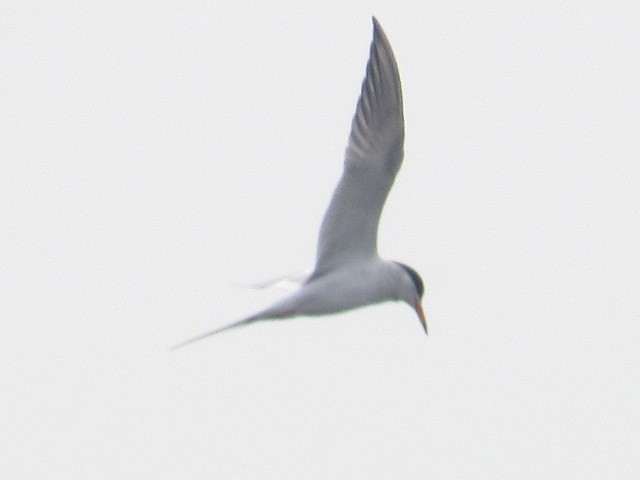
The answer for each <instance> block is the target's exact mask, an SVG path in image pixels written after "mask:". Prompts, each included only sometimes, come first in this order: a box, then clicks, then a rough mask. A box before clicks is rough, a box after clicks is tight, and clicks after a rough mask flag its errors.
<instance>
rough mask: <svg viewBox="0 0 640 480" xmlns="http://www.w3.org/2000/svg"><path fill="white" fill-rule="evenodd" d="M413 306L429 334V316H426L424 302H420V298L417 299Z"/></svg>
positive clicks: (425, 331)
mask: <svg viewBox="0 0 640 480" xmlns="http://www.w3.org/2000/svg"><path fill="white" fill-rule="evenodd" d="M413 308H414V309H415V311H416V313H417V314H418V318H419V319H420V323H422V327H423V328H424V333H426V334H427V335H429V332H428V331H427V317H425V316H424V310H422V304H421V303H420V300H418V301H416V303H415V305H414V306H413Z"/></svg>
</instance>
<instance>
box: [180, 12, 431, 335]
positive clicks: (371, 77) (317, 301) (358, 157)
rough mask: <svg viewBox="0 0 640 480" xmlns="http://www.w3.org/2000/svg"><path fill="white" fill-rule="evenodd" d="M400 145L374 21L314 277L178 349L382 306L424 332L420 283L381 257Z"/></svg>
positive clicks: (386, 53) (400, 129) (394, 71)
mask: <svg viewBox="0 0 640 480" xmlns="http://www.w3.org/2000/svg"><path fill="white" fill-rule="evenodd" d="M403 144H404V118H403V113H402V91H401V87H400V76H399V74H398V67H397V65H396V61H395V58H394V56H393V52H392V50H391V46H390V45H389V41H388V40H387V38H386V36H385V34H384V32H383V31H382V28H381V27H380V24H379V23H378V21H377V20H376V19H375V18H374V19H373V41H372V43H371V49H370V55H369V62H368V64H367V73H366V76H365V79H364V81H363V83H362V91H361V94H360V99H359V100H358V105H357V107H356V114H355V116H354V118H353V122H352V125H351V135H350V137H349V144H348V146H347V151H346V155H345V162H344V172H343V174H342V178H341V179H340V182H339V183H338V186H337V187H336V190H335V192H334V194H333V197H332V199H331V203H330V204H329V208H328V209H327V212H326V213H325V216H324V219H323V221H322V226H321V228H320V238H319V240H318V253H317V258H316V265H315V269H314V271H313V273H312V274H311V276H310V277H309V278H308V279H307V280H306V281H305V282H304V283H303V284H302V286H301V287H300V289H298V290H297V291H295V292H294V293H292V294H291V295H289V296H287V297H285V298H283V299H282V300H280V301H279V302H276V303H275V304H274V305H272V306H271V307H269V308H267V309H265V310H263V311H261V312H258V313H256V314H255V315H252V316H250V317H248V318H245V319H243V320H240V321H238V322H236V323H232V324H231V325H227V326H225V327H222V328H219V329H216V330H213V331H210V332H207V333H205V334H202V335H200V336H198V337H195V338H192V339H190V340H187V341H186V342H183V343H181V344H179V345H177V347H180V346H183V345H186V344H188V343H192V342H194V341H196V340H199V339H202V338H205V337H208V336H210V335H213V334H216V333H220V332H222V331H225V330H229V329H231V328H234V327H237V326H240V325H246V324H249V323H253V322H256V321H259V320H268V319H279V318H290V317H296V316H316V315H327V314H333V313H339V312H343V311H346V310H351V309H354V308H358V307H362V306H365V305H371V304H375V303H380V302H385V301H403V302H406V303H407V304H409V305H411V306H412V307H413V308H414V309H415V311H416V313H417V314H418V317H419V318H420V321H421V322H422V325H423V327H424V330H425V332H426V331H427V324H426V319H425V317H424V313H423V311H422V305H421V298H422V295H423V292H424V287H423V284H422V279H421V278H420V276H419V275H418V274H417V273H416V272H415V270H413V269H411V268H410V267H407V266H406V265H403V264H401V263H397V262H392V261H387V260H383V259H381V258H380V257H379V256H378V254H377V233H378V223H379V219H380V213H381V211H382V208H383V206H384V203H385V200H386V198H387V195H388V193H389V190H390V189H391V186H392V185H393V182H394V180H395V176H396V173H397V172H398V170H399V169H400V165H401V164H402V157H403ZM177 347H176V348H177Z"/></svg>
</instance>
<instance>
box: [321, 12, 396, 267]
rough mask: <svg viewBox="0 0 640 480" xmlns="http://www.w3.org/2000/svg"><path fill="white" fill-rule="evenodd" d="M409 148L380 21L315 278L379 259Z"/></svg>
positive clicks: (390, 53)
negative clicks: (381, 233)
mask: <svg viewBox="0 0 640 480" xmlns="http://www.w3.org/2000/svg"><path fill="white" fill-rule="evenodd" d="M403 143H404V119H403V114H402V90H401V87H400V76H399V74H398V66H397V65H396V60H395V58H394V56H393V51H392V50H391V45H389V41H388V40H387V37H386V35H385V34H384V32H383V31H382V28H381V27H380V24H379V23H378V21H377V20H376V19H375V17H374V18H373V41H372V42H371V49H370V52H369V62H368V64H367V74H366V76H365V79H364V81H363V82H362V91H361V93H360V99H359V100H358V105H357V108H356V113H355V116H354V118H353V122H352V124H351V135H350V137H349V144H348V146H347V151H346V158H345V162H344V172H343V174H342V178H341V179H340V182H339V183H338V186H337V188H336V190H335V192H334V193H333V197H332V199H331V203H330V204H329V208H328V209H327V212H326V213H325V215H324V219H323V221H322V226H321V228H320V238H319V240H318V253H317V258H316V266H315V270H314V273H313V276H312V277H313V278H315V277H318V276H321V275H324V274H325V273H326V272H329V271H332V270H335V269H337V268H340V267H342V266H343V265H345V264H348V263H351V262H353V261H358V260H362V259H366V258H370V257H372V256H375V255H377V235H378V223H379V220H380V213H381V211H382V207H383V205H384V202H385V200H386V198H387V194H388V193H389V190H390V188H391V185H392V184H393V181H394V179H395V177H396V173H397V172H398V169H399V168H400V165H401V163H402V156H403Z"/></svg>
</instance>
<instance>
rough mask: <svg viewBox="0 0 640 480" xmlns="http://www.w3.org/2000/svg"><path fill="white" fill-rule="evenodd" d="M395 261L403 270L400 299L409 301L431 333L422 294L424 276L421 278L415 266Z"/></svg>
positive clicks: (425, 330)
mask: <svg viewBox="0 0 640 480" xmlns="http://www.w3.org/2000/svg"><path fill="white" fill-rule="evenodd" d="M394 263H395V264H396V265H398V266H399V267H400V269H401V270H402V275H401V280H400V285H398V286H399V294H400V298H399V300H402V301H403V302H406V303H408V304H409V305H410V306H411V307H412V308H413V309H414V310H415V311H416V313H417V314H418V318H419V319H420V323H422V327H423V328H424V332H425V333H429V332H428V331H427V318H426V317H425V315H424V311H423V310H422V295H424V283H423V282H422V278H420V275H419V274H418V272H416V271H415V270H414V269H413V268H411V267H409V266H407V265H405V264H403V263H400V262H394Z"/></svg>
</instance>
